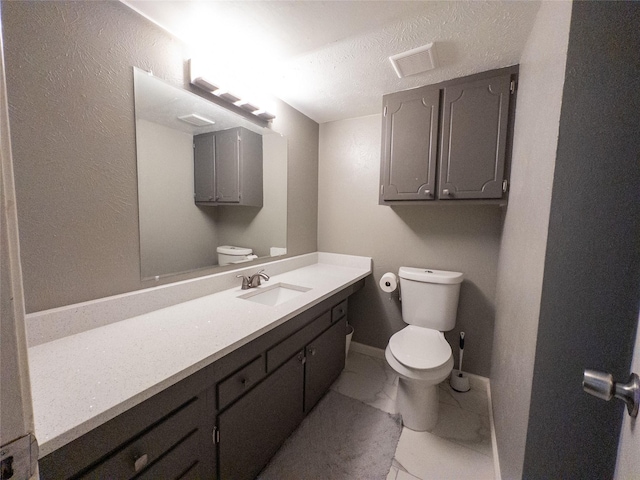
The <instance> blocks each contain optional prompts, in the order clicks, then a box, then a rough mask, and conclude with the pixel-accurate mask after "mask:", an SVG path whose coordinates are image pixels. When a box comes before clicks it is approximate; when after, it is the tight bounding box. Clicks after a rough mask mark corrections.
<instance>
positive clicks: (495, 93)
mask: <svg viewBox="0 0 640 480" xmlns="http://www.w3.org/2000/svg"><path fill="white" fill-rule="evenodd" d="M510 87H511V75H510V74H508V73H507V74H503V75H500V76H496V77H492V78H488V79H482V80H476V81H469V82H465V83H460V84H456V85H451V86H448V87H446V88H444V99H443V112H442V142H441V145H442V147H441V150H440V166H439V170H440V174H439V177H440V178H439V180H440V181H439V187H438V193H439V198H440V200H455V199H484V198H502V196H503V194H504V192H503V185H502V181H503V179H504V173H505V156H506V145H507V127H508V123H509V101H510V99H511V88H510Z"/></svg>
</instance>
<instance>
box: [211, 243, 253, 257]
mask: <svg viewBox="0 0 640 480" xmlns="http://www.w3.org/2000/svg"><path fill="white" fill-rule="evenodd" d="M216 251H217V252H218V253H222V254H223V255H251V254H252V253H253V250H251V249H250V248H244V247H234V246H232V245H220V246H219V247H218V248H217V249H216Z"/></svg>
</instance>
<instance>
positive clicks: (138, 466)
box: [133, 453, 149, 472]
mask: <svg viewBox="0 0 640 480" xmlns="http://www.w3.org/2000/svg"><path fill="white" fill-rule="evenodd" d="M147 463H149V456H148V455H147V454H146V453H145V454H144V455H140V456H139V457H136V459H135V462H134V463H133V468H135V470H136V472H139V471H140V470H142V469H143V468H144V467H146V466H147Z"/></svg>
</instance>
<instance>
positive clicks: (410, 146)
mask: <svg viewBox="0 0 640 480" xmlns="http://www.w3.org/2000/svg"><path fill="white" fill-rule="evenodd" d="M439 105H440V90H439V89H433V88H431V87H427V88H418V89H415V90H409V91H406V92H399V93H395V94H391V95H387V96H385V97H384V117H383V128H382V131H383V133H382V135H383V139H382V166H381V172H380V176H381V179H380V181H381V192H380V199H381V200H431V199H433V195H434V189H435V180H436V162H437V157H436V155H437V138H438V109H439Z"/></svg>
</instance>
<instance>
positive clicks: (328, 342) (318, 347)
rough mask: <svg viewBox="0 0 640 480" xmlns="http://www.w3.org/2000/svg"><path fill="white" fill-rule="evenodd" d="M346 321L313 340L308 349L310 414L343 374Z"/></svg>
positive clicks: (306, 406)
mask: <svg viewBox="0 0 640 480" xmlns="http://www.w3.org/2000/svg"><path fill="white" fill-rule="evenodd" d="M346 331H347V322H346V319H344V318H343V319H342V320H340V321H338V322H336V323H334V324H333V325H332V326H331V328H329V329H328V330H327V331H326V332H324V333H323V334H322V335H320V336H319V337H318V338H316V339H315V340H313V341H312V342H311V343H310V344H309V345H307V348H306V352H305V353H306V357H307V362H306V372H305V382H304V383H305V389H304V410H305V412H309V411H310V410H311V409H312V408H313V407H314V406H315V404H316V403H318V400H320V398H322V396H323V395H324V394H325V393H326V392H327V390H328V389H329V387H330V386H331V384H332V383H333V382H334V380H335V379H336V378H338V376H339V375H340V372H342V369H343V368H344V359H345V358H344V357H345V335H346Z"/></svg>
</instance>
